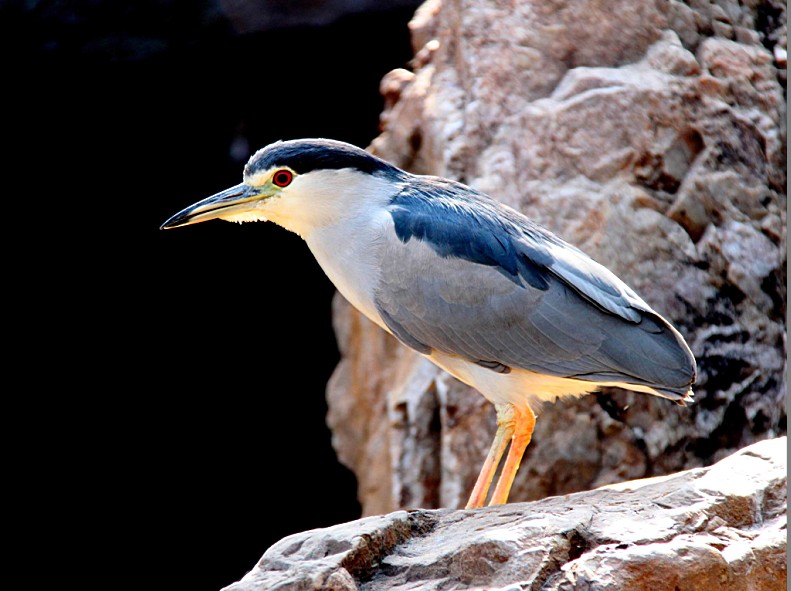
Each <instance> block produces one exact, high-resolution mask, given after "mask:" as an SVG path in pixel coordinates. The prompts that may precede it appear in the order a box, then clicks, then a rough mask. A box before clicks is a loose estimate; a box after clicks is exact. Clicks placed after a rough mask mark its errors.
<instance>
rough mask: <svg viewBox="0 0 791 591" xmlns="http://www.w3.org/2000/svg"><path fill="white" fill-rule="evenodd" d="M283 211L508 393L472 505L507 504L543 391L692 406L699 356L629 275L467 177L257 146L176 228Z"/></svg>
mask: <svg viewBox="0 0 791 591" xmlns="http://www.w3.org/2000/svg"><path fill="white" fill-rule="evenodd" d="M215 218H219V219H223V220H227V221H232V222H251V221H259V220H271V221H273V222H275V223H277V224H279V225H281V226H283V227H284V228H286V229H287V230H291V231H292V232H296V233H297V234H299V235H300V236H301V237H302V238H303V239H304V240H305V242H307V244H308V247H309V248H310V250H311V252H312V253H313V255H314V256H315V257H316V260H317V261H318V263H319V265H321V267H322V269H323V270H324V272H325V273H326V274H327V276H328V277H329V278H330V280H331V281H332V282H333V283H334V284H335V286H336V287H337V289H338V291H340V293H341V294H343V296H344V297H345V298H346V299H347V300H349V302H351V304H352V305H354V307H356V308H357V309H358V310H360V312H362V313H363V314H365V316H367V317H368V318H370V319H371V320H372V321H373V322H375V323H376V324H378V325H379V326H381V327H382V328H383V329H384V330H386V331H387V332H389V333H390V334H392V335H393V336H394V337H395V338H397V339H398V340H399V341H401V342H402V343H403V344H405V345H406V346H407V347H411V348H412V349H414V350H415V351H417V352H418V353H420V354H422V355H425V356H426V357H428V358H429V359H430V360H431V361H433V362H434V363H435V364H437V365H438V366H439V367H441V368H442V369H444V370H446V371H447V372H448V373H450V374H451V375H453V376H455V377H456V378H458V379H459V380H461V381H462V382H464V383H466V384H468V385H470V386H472V387H473V388H475V389H476V390H478V391H479V392H480V393H481V394H483V395H484V396H485V397H486V398H487V399H488V400H489V401H491V402H492V403H493V404H494V407H495V409H496V411H497V432H496V434H495V437H494V442H493V443H492V447H491V449H490V451H489V454H488V456H487V457H486V460H485V461H484V464H483V468H482V469H481V472H480V474H479V476H478V480H477V482H476V484H475V487H474V488H473V491H472V494H471V496H470V500H469V502H468V503H467V508H473V507H481V506H482V505H483V504H484V503H485V502H486V499H487V496H488V492H489V487H490V485H491V483H492V480H493V478H494V474H495V472H496V470H497V468H498V466H499V464H500V460H501V458H502V456H503V454H504V453H505V449H506V448H507V447H508V445H509V443H510V448H509V449H508V455H507V457H506V459H505V463H504V464H503V467H502V470H501V474H500V477H499V479H498V482H497V486H496V487H495V490H494V492H493V493H492V495H491V499H490V502H489V504H490V505H496V504H501V503H505V502H506V501H507V499H508V493H509V491H510V489H511V483H512V482H513V479H514V476H515V475H516V472H517V470H518V469H519V463H520V461H521V459H522V455H523V454H524V451H525V448H526V447H527V445H528V443H529V442H530V437H531V435H532V433H533V427H534V426H535V421H536V415H535V408H536V407H537V405H538V404H539V403H540V402H542V401H554V400H556V399H557V398H559V397H563V396H580V395H582V394H586V393H589V392H592V391H594V390H596V389H597V388H599V387H600V386H617V387H621V388H627V389H629V390H636V391H638V392H647V393H649V394H655V395H657V396H661V397H663V398H668V399H670V400H672V401H674V402H676V403H678V404H680V405H684V404H685V403H686V402H688V401H690V400H691V398H692V391H691V386H692V384H693V382H694V381H695V371H696V369H695V359H694V357H693V356H692V353H691V352H690V350H689V347H688V346H687V344H686V343H685V342H684V339H683V338H682V336H681V335H680V334H679V333H678V332H677V331H676V330H675V329H674V328H673V327H672V326H671V325H670V324H669V323H668V322H667V321H666V320H665V319H664V318H662V316H660V315H659V314H658V313H657V312H655V311H654V310H652V309H651V307H650V306H649V305H648V304H646V303H645V302H644V301H643V300H642V299H640V297H639V296H638V295H637V294H636V293H635V292H634V291H633V290H632V289H631V288H629V287H628V286H627V285H626V284H624V283H623V282H622V281H621V280H620V279H618V278H617V277H616V276H615V275H614V274H613V273H611V272H610V271H608V270H607V269H606V268H604V267H603V266H601V265H600V264H598V263H596V262H595V261H593V260H592V259H590V258H589V257H588V256H586V255H585V254H583V253H582V252H581V251H580V250H578V249H577V248H575V247H573V246H571V245H569V244H567V243H566V242H564V241H563V240H561V239H560V238H558V237H557V236H555V235H554V234H552V233H550V232H549V231H547V230H545V229H544V228H542V227H541V226H539V225H537V224H536V223H534V222H533V221H531V220H530V219H528V218H527V217H525V216H524V215H522V214H521V213H519V212H517V211H515V210H513V209H511V208H509V207H506V206H505V205H502V204H501V203H498V202H497V201H495V200H494V199H492V198H490V197H488V196H487V195H484V194H482V193H480V192H479V191H476V190H475V189H472V188H470V187H467V186H465V185H463V184H461V183H458V182H454V181H450V180H447V179H443V178H438V177H432V176H417V175H413V174H410V173H407V172H405V171H403V170H401V169H399V168H397V167H395V166H393V165H392V164H389V163H387V162H385V161H384V160H381V159H379V158H377V157H375V156H373V155H371V154H369V153H368V152H366V151H365V150H361V149H359V148H357V147H354V146H351V145H349V144H346V143H343V142H338V141H333V140H325V139H303V140H293V141H286V142H276V143H274V144H271V145H269V146H267V147H265V148H263V149H262V150H259V151H258V152H256V153H255V154H254V155H253V157H252V158H250V161H249V162H248V163H247V165H246V166H245V169H244V177H243V182H242V183H241V184H238V185H236V186H235V187H231V188H230V189H227V190H225V191H222V192H221V193H217V194H216V195H213V196H211V197H208V198H207V199H204V200H202V201H199V202H198V203H195V204H194V205H191V206H189V207H187V208H186V209H184V210H183V211H180V212H179V213H177V214H176V215H174V216H173V217H171V218H170V219H169V220H168V221H166V222H165V223H164V224H163V225H162V228H176V227H178V226H186V225H188V224H195V223H198V222H204V221H206V220H211V219H215Z"/></svg>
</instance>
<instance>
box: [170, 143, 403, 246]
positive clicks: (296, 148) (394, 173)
mask: <svg viewBox="0 0 791 591" xmlns="http://www.w3.org/2000/svg"><path fill="white" fill-rule="evenodd" d="M405 174H406V173H404V172H403V171H401V170H400V169H398V168H396V167H395V166H393V165H391V164H389V163H387V162H385V161H384V160H382V159H380V158H377V157H376V156H373V155H372V154H370V153H368V152H366V151H365V150H362V149H360V148H357V147H355V146H352V145H351V144H347V143H344V142H339V141H335V140H326V139H302V140H290V141H285V142H275V143H273V144H270V145H268V146H267V147H265V148H262V149H261V150H259V151H258V152H256V153H255V154H254V155H253V156H252V157H251V158H250V160H249V162H248V163H247V165H246V166H245V167H244V176H243V182H242V183H240V184H238V185H236V186H233V187H231V188H229V189H226V190H225V191H221V192H219V193H217V194H215V195H212V196H211V197H207V198H206V199H203V200H202V201H198V202H197V203H195V204H193V205H190V206H189V207H187V208H185V209H183V210H181V211H180V212H178V213H177V214H175V215H174V216H172V217H171V218H170V219H168V220H167V221H166V222H165V223H164V224H162V226H161V227H162V229H169V228H177V227H179V226H186V225H189V224H197V223H199V222H205V221H207V220H212V219H221V220H226V221H229V222H240V223H241V222H254V221H266V220H271V221H273V222H275V223H277V224H280V225H281V226H283V227H284V228H286V229H288V230H291V231H292V232H296V233H297V234H299V235H301V236H303V237H306V236H307V235H308V234H309V233H310V232H311V231H312V230H314V229H316V228H318V227H321V226H324V225H327V224H332V223H336V222H337V221H338V220H340V219H342V218H343V217H344V216H345V215H348V214H350V213H352V214H353V212H354V211H355V208H357V207H359V206H361V205H364V206H372V207H377V206H384V205H385V204H386V203H387V202H388V201H389V199H390V198H392V196H393V195H394V194H395V193H396V192H397V190H398V185H399V181H400V180H402V178H403V175H405Z"/></svg>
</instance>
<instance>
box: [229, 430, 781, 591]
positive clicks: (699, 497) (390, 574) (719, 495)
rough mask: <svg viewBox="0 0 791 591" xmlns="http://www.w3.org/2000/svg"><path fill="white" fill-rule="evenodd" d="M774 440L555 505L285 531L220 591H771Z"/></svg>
mask: <svg viewBox="0 0 791 591" xmlns="http://www.w3.org/2000/svg"><path fill="white" fill-rule="evenodd" d="M786 443H787V442H786V438H785V437H781V438H777V439H774V440H768V441H762V442H759V443H756V444H753V445H752V446H749V447H747V448H745V449H743V450H741V451H739V452H737V453H736V454H734V455H732V456H730V457H727V458H725V459H723V460H721V461H720V462H718V463H717V464H715V465H713V466H711V467H709V468H697V469H693V470H689V471H686V472H682V473H679V474H674V475H672V476H669V477H657V478H651V479H647V480H642V481H639V480H638V481H631V482H628V483H623V484H620V485H613V486H609V487H604V488H600V489H597V490H593V491H588V492H581V493H575V494H570V495H567V496H565V497H551V498H546V499H543V500H541V501H535V502H531V503H516V504H509V505H502V506H499V507H487V508H484V509H477V510H473V511H454V510H449V509H442V510H434V511H430V510H411V511H397V512H394V513H390V514H387V515H381V516H375V517H368V518H364V519H361V520H358V521H354V522H350V523H346V524H341V525H337V526H334V527H331V528H327V529H318V530H312V531H308V532H304V533H301V534H295V535H293V536H289V537H287V538H285V539H283V540H281V541H280V542H278V543H277V544H275V545H274V546H272V547H271V548H270V549H269V550H267V552H266V553H265V554H264V556H263V557H262V558H261V560H260V561H259V562H258V564H257V565H256V566H255V568H253V570H252V571H250V572H249V573H248V574H247V575H246V576H245V577H244V578H243V579H242V580H241V581H239V582H237V583H234V584H233V585H230V586H229V587H226V588H225V591H264V590H266V591H271V590H274V589H280V590H285V589H305V590H307V589H326V590H329V589H332V590H336V591H357V590H371V591H372V590H376V589H387V590H389V591H397V590H404V591H405V590H408V589H420V590H422V591H432V590H437V591H438V590H440V589H442V590H447V589H503V590H504V589H509V590H514V591H515V590H517V589H525V590H538V589H541V590H543V591H575V590H580V591H582V590H585V591H621V590H636V589H645V590H651V591H664V590H668V591H670V590H676V591H693V590H699V591H711V590H714V589H717V590H720V591H783V590H784V589H785V588H786V580H787V570H786V569H787V565H786V533H787V529H786V518H787V515H786V507H787V499H786V490H787V480H786V468H787V456H786Z"/></svg>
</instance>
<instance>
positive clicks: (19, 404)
mask: <svg viewBox="0 0 791 591" xmlns="http://www.w3.org/2000/svg"><path fill="white" fill-rule="evenodd" d="M225 4H226V5H227V4H229V3H225ZM230 4H232V3H230ZM237 4H240V3H237ZM241 4H245V3H241ZM247 4H248V5H255V4H258V5H264V4H267V3H266V2H257V3H256V2H252V3H247ZM269 4H272V5H273V8H272V18H269V19H264V22H263V23H262V22H259V21H256V22H255V23H253V24H251V25H250V27H247V26H246V25H245V22H246V21H245V19H244V14H241V16H240V14H239V13H237V14H235V15H233V17H234V19H235V20H234V21H233V22H232V21H231V20H230V18H229V15H228V14H227V13H226V12H223V9H222V6H223V5H222V4H221V3H217V2H209V1H204V2H186V1H182V2H173V1H171V2H153V1H147V2H145V1H139V2H117V1H116V2H113V1H106V2H101V1H94V2H0V55H2V58H1V59H2V65H3V71H4V72H5V75H4V77H5V80H6V85H5V90H4V91H3V93H2V94H3V95H4V97H5V99H4V100H5V102H6V106H7V113H8V114H9V117H7V118H6V121H5V123H4V128H5V141H6V142H7V144H6V145H7V147H8V146H13V150H12V153H11V155H10V156H8V157H7V158H8V159H7V160H6V165H7V166H6V167H4V168H5V172H4V176H5V179H6V180H5V183H4V184H5V187H6V191H5V199H6V206H7V209H6V216H5V218H4V220H5V222H6V236H13V241H12V243H11V244H10V245H8V247H7V255H8V256H7V257H6V279H7V283H6V293H7V296H9V295H10V297H11V298H12V299H13V301H14V305H15V306H16V307H15V308H13V309H11V308H9V310H13V312H12V313H10V314H7V315H6V325H7V326H8V327H10V328H11V329H12V332H11V333H7V334H8V335H9V338H10V339H11V340H12V342H13V344H14V346H13V351H14V352H13V354H12V357H11V359H10V363H9V369H10V370H11V375H15V376H16V379H18V378H19V377H20V376H22V378H23V379H22V381H21V382H20V383H21V384H22V386H20V387H17V388H15V389H14V390H13V393H12V395H11V396H10V397H9V398H11V399H13V400H14V403H13V404H14V405H15V406H14V408H13V409H11V406H10V404H11V403H9V404H8V405H7V407H6V410H7V412H6V415H5V422H6V426H7V427H15V428H17V429H19V432H18V433H17V434H16V435H15V436H14V437H13V438H12V441H13V446H14V447H13V448H12V449H14V450H22V451H24V458H23V456H22V454H21V453H20V454H16V453H14V454H11V455H12V460H11V463H12V464H13V466H12V468H13V467H19V468H23V470H22V471H20V473H22V472H24V474H26V476H25V477H24V478H22V479H20V480H21V481H22V485H21V487H20V492H21V495H20V496H21V497H29V498H28V500H30V498H34V499H36V504H37V508H36V515H40V516H49V517H50V518H45V519H42V521H41V522H40V525H38V526H36V527H35V528H32V526H31V527H30V528H29V532H30V533H29V535H31V536H32V541H31V542H30V543H31V544H32V545H33V546H34V547H36V548H39V551H41V549H40V548H41V547H40V544H41V542H42V540H44V541H49V542H48V544H45V547H47V548H48V550H47V551H45V552H44V555H46V554H47V553H48V552H50V551H51V550H52V549H53V548H52V546H53V545H54V543H53V542H52V540H55V539H57V540H60V542H59V543H58V544H56V545H57V546H58V547H62V546H63V545H64V544H66V545H71V544H73V543H75V540H78V539H79V538H80V536H86V535H87V536H88V537H89V538H90V540H91V544H92V546H93V547H97V546H98V547H102V548H103V550H104V551H105V552H108V553H109V554H110V555H114V556H115V559H114V560H116V561H117V560H121V561H122V563H123V565H124V566H123V569H124V572H126V573H132V572H134V573H135V576H136V577H139V578H141V579H142V580H146V581H148V584H149V586H151V585H153V586H154V587H160V586H161V587H174V588H175V587H178V588H187V589H190V590H191V591H200V590H204V589H205V590H217V589H219V588H220V587H222V586H224V585H228V584H230V583H232V582H233V581H235V580H238V579H239V578H240V577H241V576H243V575H244V574H245V572H247V571H248V570H249V569H250V568H252V567H253V565H254V564H255V562H256V561H257V560H258V558H259V557H260V556H261V555H262V554H263V552H264V551H265V550H266V549H267V548H268V547H269V546H270V545H271V544H273V543H274V542H276V541H277V540H279V539H281V538H282V537H284V536H286V535H289V534H291V533H295V532H299V531H304V530H306V529H311V528H315V527H324V526H329V525H333V524H336V523H341V522H344V521H348V520H352V519H355V518H357V517H359V515H360V507H359V505H358V503H357V502H356V498H355V492H356V488H355V487H356V482H355V479H354V477H353V475H352V474H351V472H349V471H348V470H347V469H346V468H344V467H343V466H341V465H340V464H339V463H338V462H337V458H336V457H335V454H334V451H333V450H332V447H331V444H330V433H329V431H328V429H327V427H326V425H325V413H326V403H325V400H324V389H325V386H326V382H327V379H328V378H329V376H330V374H331V373H332V371H333V369H334V367H335V365H336V363H337V362H338V359H339V357H338V351H337V347H336V343H335V337H334V333H333V331H332V326H331V315H330V303H331V299H332V296H333V293H334V288H333V287H332V285H331V284H330V282H329V281H328V280H327V279H326V277H325V276H324V275H323V273H322V271H321V270H320V269H319V267H318V265H317V264H316V263H315V261H314V259H313V258H312V256H311V255H310V253H309V251H308V249H307V247H306V245H305V244H304V243H303V242H302V241H301V240H300V239H299V238H298V237H297V236H295V235H292V234H290V233H288V232H286V231H285V230H283V229H281V228H279V227H277V226H275V225H273V224H264V223H257V224H245V225H242V226H239V225H236V224H229V223H224V222H219V221H217V222H210V223H206V224H201V225H197V226H193V227H188V228H182V229H178V230H171V231H167V232H163V231H160V230H159V225H160V224H161V223H162V222H163V221H164V220H165V219H166V218H168V217H169V216H170V215H172V214H173V213H175V212H176V211H178V210H180V209H182V208H183V207H185V206H187V205H189V204H191V203H193V202H195V201H197V200H199V199H202V198H203V197H206V196H208V195H210V194H212V193H214V192H217V191H219V190H221V189H224V188H226V187H228V186H231V185H234V184H236V183H238V182H240V180H241V174H242V167H243V164H244V162H245V161H246V158H247V156H248V155H249V153H250V151H255V150H256V149H258V148H260V147H263V146H264V145H266V144H268V143H270V142H272V141H275V140H278V139H290V138H298V137H331V138H336V139H340V140H345V141H348V142H351V143H354V144H356V145H359V146H362V147H365V146H366V145H367V144H368V143H369V142H370V141H371V140H372V139H373V138H374V137H375V136H376V135H377V133H378V117H379V114H380V112H381V110H382V99H381V97H380V96H379V92H378V87H379V82H380V80H381V78H382V76H383V75H384V74H385V73H387V72H388V71H389V70H391V69H393V68H397V67H406V66H408V61H409V59H410V58H411V56H412V51H411V48H410V44H409V33H408V29H407V23H408V21H409V19H410V18H411V16H412V15H413V13H414V10H415V7H416V6H417V2H411V3H410V2H401V3H393V4H392V5H390V4H388V3H382V2H379V3H371V4H372V5H374V6H376V7H377V10H373V11H372V10H368V11H362V12H356V11H355V10H352V9H349V6H347V5H353V4H354V3H342V2H340V3H337V4H339V5H340V6H341V8H342V9H339V10H332V6H330V9H329V10H327V11H325V13H322V14H319V13H315V12H310V11H308V8H310V9H311V10H312V9H313V8H315V6H321V5H332V4H333V3H316V2H313V3H309V2H307V3H291V4H292V8H293V6H296V7H297V8H299V5H300V4H302V5H305V7H306V8H305V13H304V14H301V15H300V13H299V12H298V11H297V12H295V11H293V10H291V11H289V10H288V9H286V8H284V7H285V6H287V5H288V3H277V2H274V3H269ZM248 8H249V6H248ZM257 9H259V10H260V6H259V7H258V8H257ZM301 17H304V18H301ZM259 20H260V19H259ZM303 21H304V22H303ZM249 22H252V21H249ZM281 25H285V26H281ZM248 29H250V30H248ZM7 244H8V243H7ZM7 433H8V431H7ZM130 548H131V549H130ZM122 549H123V550H122ZM85 552H87V550H86V551H85ZM84 558H85V559H86V561H87V562H92V561H95V560H96V559H95V558H94V557H92V556H87V555H86V556H85V557H84ZM114 564H117V563H114ZM90 572H92V571H90V570H88V571H86V573H85V574H84V575H83V576H84V578H86V579H87V578H91V576H95V575H90V574H88V573H90Z"/></svg>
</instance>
